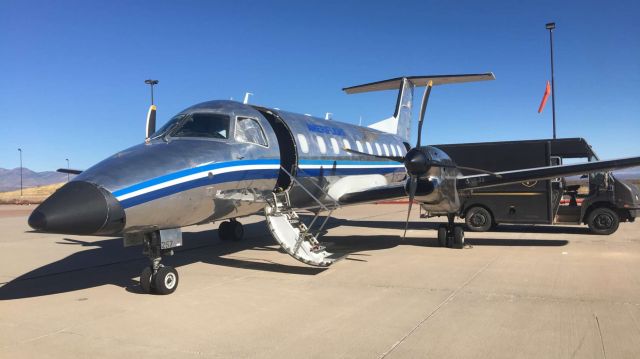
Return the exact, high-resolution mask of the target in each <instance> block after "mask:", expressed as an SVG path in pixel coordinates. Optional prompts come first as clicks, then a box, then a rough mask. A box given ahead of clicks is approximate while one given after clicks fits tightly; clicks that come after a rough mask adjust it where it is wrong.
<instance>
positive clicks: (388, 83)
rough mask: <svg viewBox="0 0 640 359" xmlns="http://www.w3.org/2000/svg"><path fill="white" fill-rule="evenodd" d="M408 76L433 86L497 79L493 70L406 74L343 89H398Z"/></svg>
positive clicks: (419, 83)
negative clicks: (449, 73) (446, 73)
mask: <svg viewBox="0 0 640 359" xmlns="http://www.w3.org/2000/svg"><path fill="white" fill-rule="evenodd" d="M403 78H406V79H407V80H409V81H411V82H412V83H413V84H414V86H417V87H420V86H427V84H428V83H429V81H433V86H437V85H447V84H458V83H463V82H476V81H488V80H495V79H496V77H495V76H494V75H493V72H487V73H484V74H467V75H432V76H406V77H396V78H394V79H390V80H384V81H377V82H371V83H368V84H364V85H358V86H351V87H346V88H343V89H342V90H343V91H344V92H346V93H348V94H354V93H363V92H372V91H382V90H397V89H398V88H399V87H400V85H401V84H402V79H403Z"/></svg>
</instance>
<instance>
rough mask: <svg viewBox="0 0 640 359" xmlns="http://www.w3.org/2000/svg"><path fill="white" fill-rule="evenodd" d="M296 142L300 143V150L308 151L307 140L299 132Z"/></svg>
mask: <svg viewBox="0 0 640 359" xmlns="http://www.w3.org/2000/svg"><path fill="white" fill-rule="evenodd" d="M298 142H299V143H300V151H302V153H309V143H308V142H307V138H306V137H304V135H303V134H301V133H299V134H298Z"/></svg>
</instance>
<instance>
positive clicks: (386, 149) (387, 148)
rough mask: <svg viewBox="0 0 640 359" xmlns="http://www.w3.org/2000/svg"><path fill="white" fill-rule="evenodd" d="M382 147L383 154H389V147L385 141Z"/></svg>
mask: <svg viewBox="0 0 640 359" xmlns="http://www.w3.org/2000/svg"><path fill="white" fill-rule="evenodd" d="M382 148H384V155H385V156H389V147H388V146H387V145H386V144H385V143H383V144H382Z"/></svg>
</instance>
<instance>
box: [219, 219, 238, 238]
mask: <svg viewBox="0 0 640 359" xmlns="http://www.w3.org/2000/svg"><path fill="white" fill-rule="evenodd" d="M218 237H220V239H221V240H223V241H240V240H242V239H243V238H244V227H243V226H242V223H240V222H238V221H236V220H231V221H228V222H222V223H220V226H219V227H218Z"/></svg>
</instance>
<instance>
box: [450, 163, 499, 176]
mask: <svg viewBox="0 0 640 359" xmlns="http://www.w3.org/2000/svg"><path fill="white" fill-rule="evenodd" d="M456 167H458V168H459V169H461V170H465V171H470V172H478V173H486V174H488V175H491V176H495V177H498V178H502V175H500V174H498V173H495V172H491V171H487V170H482V169H479V168H473V167H463V166H456Z"/></svg>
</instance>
